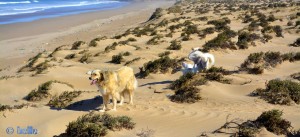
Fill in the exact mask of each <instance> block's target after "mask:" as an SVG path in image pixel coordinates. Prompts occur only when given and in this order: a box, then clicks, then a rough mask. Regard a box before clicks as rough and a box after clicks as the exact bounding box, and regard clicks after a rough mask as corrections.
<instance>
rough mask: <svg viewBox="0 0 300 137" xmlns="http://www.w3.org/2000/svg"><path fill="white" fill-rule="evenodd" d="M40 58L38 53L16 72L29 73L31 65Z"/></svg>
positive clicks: (40, 54)
mask: <svg viewBox="0 0 300 137" xmlns="http://www.w3.org/2000/svg"><path fill="white" fill-rule="evenodd" d="M41 56H42V53H38V54H37V55H36V56H34V57H32V58H30V59H29V60H28V63H27V65H25V66H23V67H22V68H20V69H19V70H18V72H23V71H25V70H29V71H31V70H32V69H33V65H34V64H35V63H36V62H37V60H38V59H39V58H40V57H41Z"/></svg>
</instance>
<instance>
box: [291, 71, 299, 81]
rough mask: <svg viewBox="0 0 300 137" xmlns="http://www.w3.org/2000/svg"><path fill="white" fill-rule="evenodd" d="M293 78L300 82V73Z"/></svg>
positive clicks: (293, 75)
mask: <svg viewBox="0 0 300 137" xmlns="http://www.w3.org/2000/svg"><path fill="white" fill-rule="evenodd" d="M291 77H292V78H293V79H296V80H299V81H300V72H298V73H294V74H292V75H291Z"/></svg>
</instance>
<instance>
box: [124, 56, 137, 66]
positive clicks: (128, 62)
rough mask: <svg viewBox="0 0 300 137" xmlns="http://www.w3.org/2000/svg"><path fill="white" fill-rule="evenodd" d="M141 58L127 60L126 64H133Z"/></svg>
mask: <svg viewBox="0 0 300 137" xmlns="http://www.w3.org/2000/svg"><path fill="white" fill-rule="evenodd" d="M140 59H141V58H140V57H137V58H134V59H133V60H130V61H127V62H126V63H125V64H124V66H127V65H130V64H132V63H133V62H136V61H138V60H140Z"/></svg>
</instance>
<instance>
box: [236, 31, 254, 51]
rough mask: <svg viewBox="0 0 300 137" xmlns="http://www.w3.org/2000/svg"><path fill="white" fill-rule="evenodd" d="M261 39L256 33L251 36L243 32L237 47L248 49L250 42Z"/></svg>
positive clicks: (240, 34)
mask: <svg viewBox="0 0 300 137" xmlns="http://www.w3.org/2000/svg"><path fill="white" fill-rule="evenodd" d="M259 38H260V37H259V36H258V35H257V34H255V33H252V34H250V33H249V32H245V31H243V32H241V33H239V37H238V42H237V43H236V45H237V46H238V47H239V48H240V49H247V48H248V43H249V42H252V41H254V40H256V39H259Z"/></svg>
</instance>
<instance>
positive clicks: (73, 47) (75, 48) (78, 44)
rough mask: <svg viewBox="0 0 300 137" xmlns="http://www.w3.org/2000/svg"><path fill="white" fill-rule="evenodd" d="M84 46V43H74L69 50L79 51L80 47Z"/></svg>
mask: <svg viewBox="0 0 300 137" xmlns="http://www.w3.org/2000/svg"><path fill="white" fill-rule="evenodd" d="M84 44H85V42H84V41H75V42H74V43H73V44H72V48H71V50H77V49H79V47H80V46H81V45H84Z"/></svg>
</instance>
